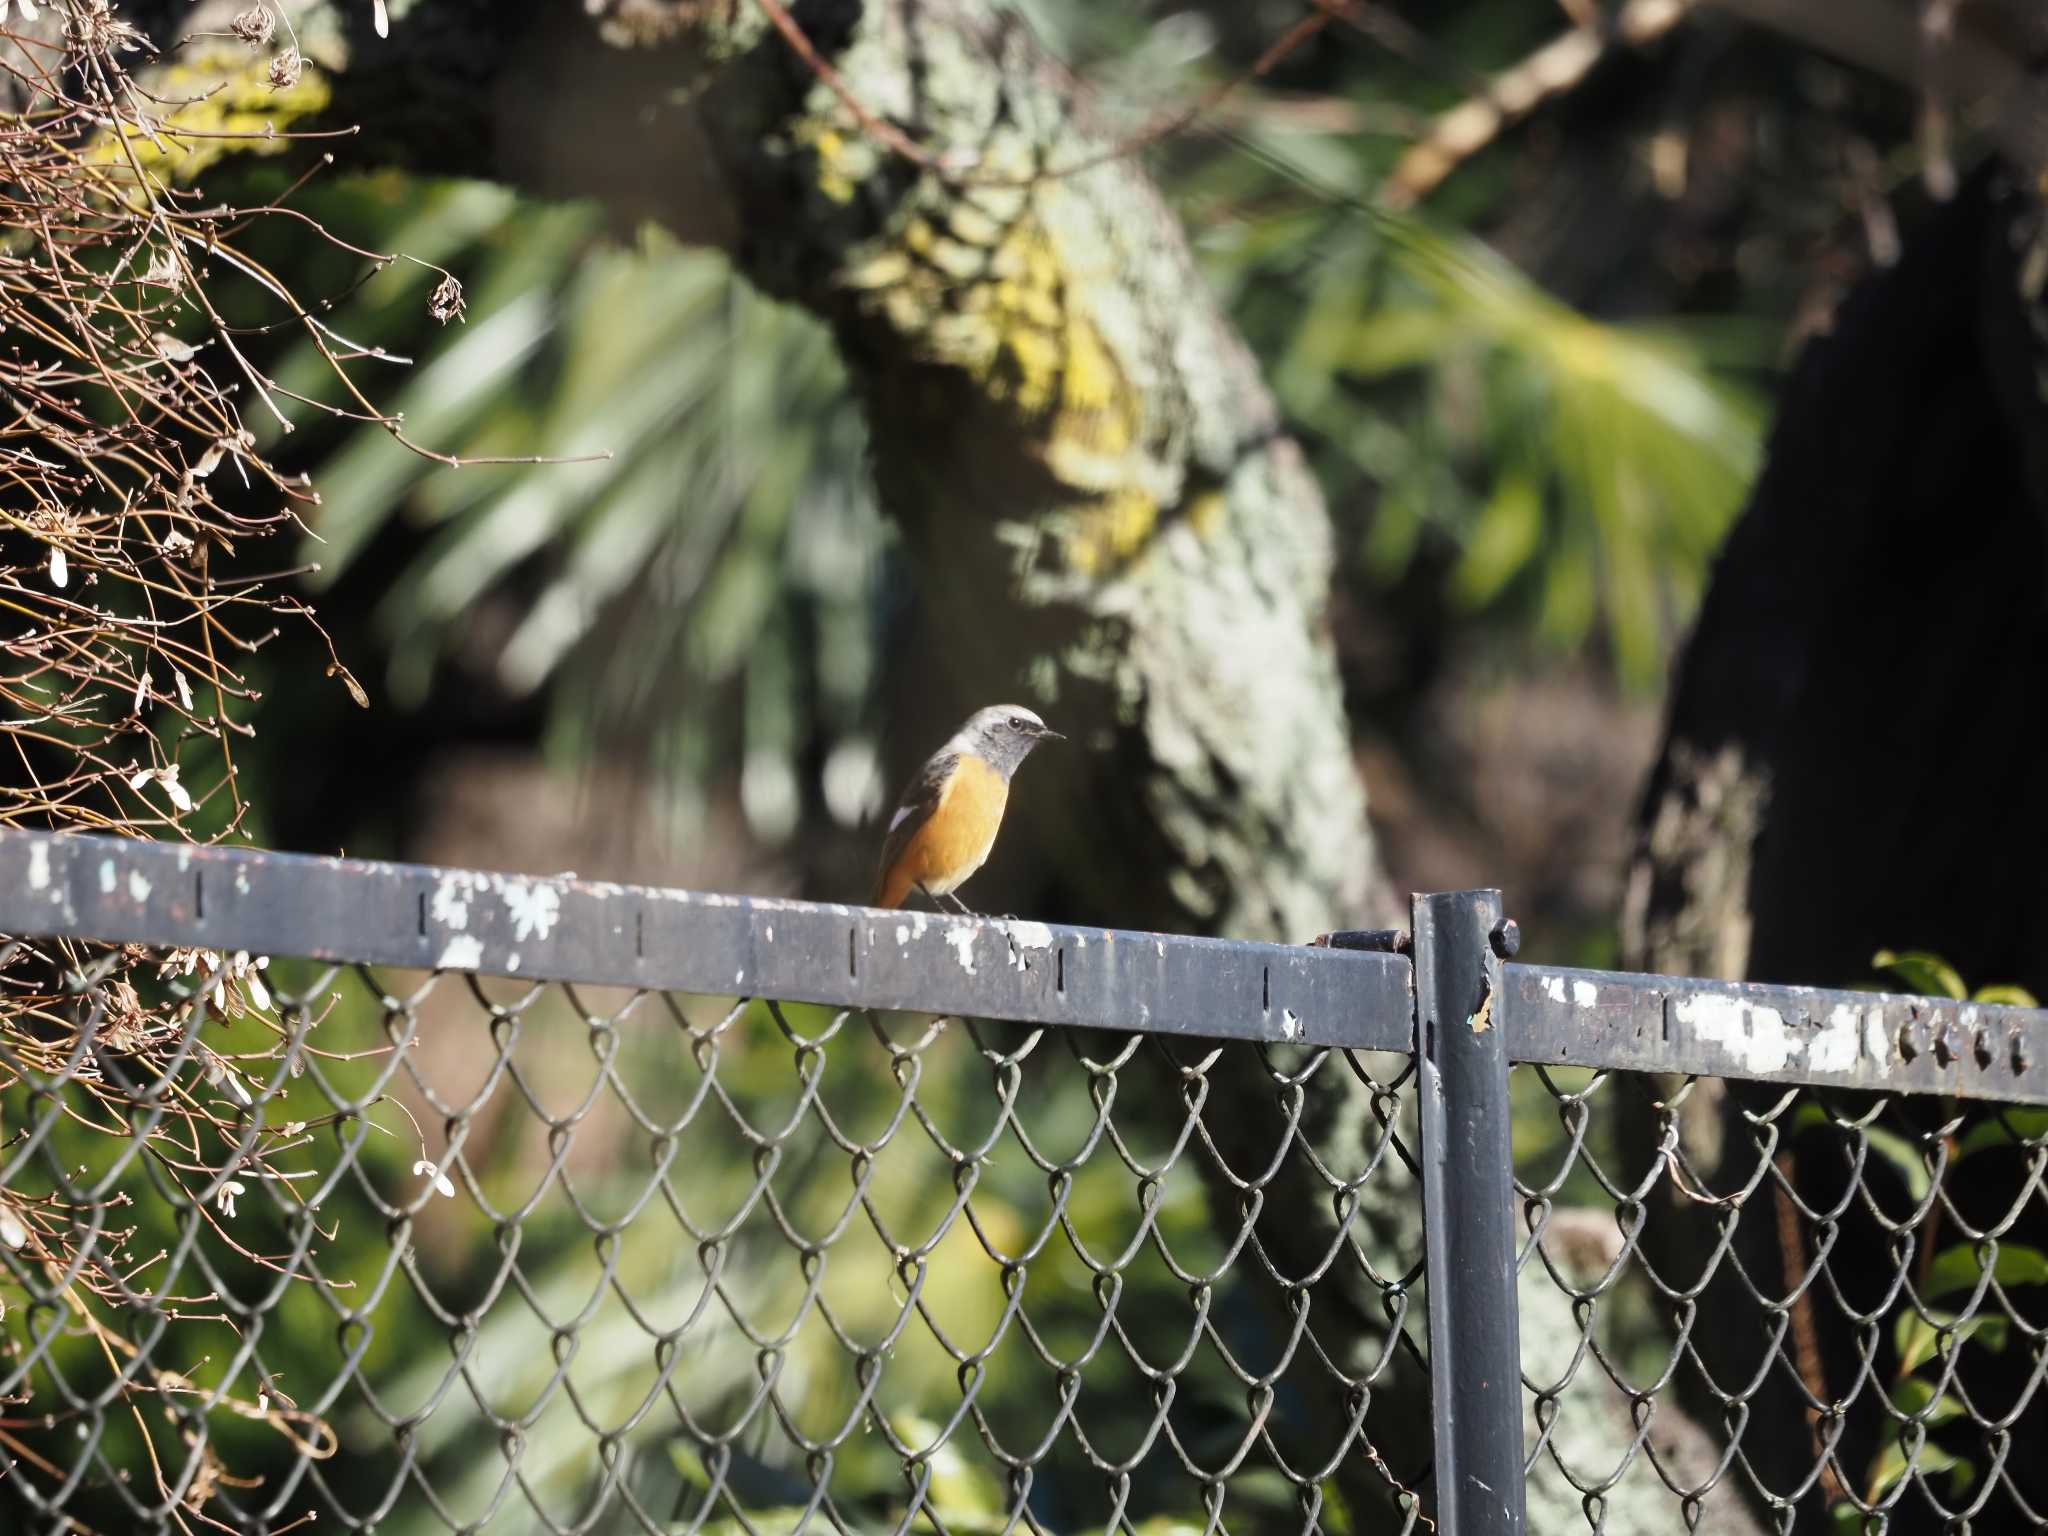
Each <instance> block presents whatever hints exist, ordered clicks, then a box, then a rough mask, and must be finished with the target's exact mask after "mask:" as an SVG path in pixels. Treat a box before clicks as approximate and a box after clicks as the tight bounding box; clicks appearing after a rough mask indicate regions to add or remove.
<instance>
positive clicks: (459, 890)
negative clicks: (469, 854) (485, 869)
mask: <svg viewBox="0 0 2048 1536" xmlns="http://www.w3.org/2000/svg"><path fill="white" fill-rule="evenodd" d="M428 910H429V911H431V912H432V913H433V917H434V921H435V922H437V923H439V924H440V925H441V926H442V927H443V928H467V927H468V926H469V876H467V875H465V874H462V873H460V872H456V873H452V874H446V875H443V876H442V877H441V879H440V882H439V883H438V884H437V885H436V886H435V887H434V901H433V905H432V906H431V907H430V908H429V909H428Z"/></svg>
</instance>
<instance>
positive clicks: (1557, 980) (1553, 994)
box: [1543, 976, 1564, 1003]
mask: <svg viewBox="0 0 2048 1536" xmlns="http://www.w3.org/2000/svg"><path fill="white" fill-rule="evenodd" d="M1543 995H1544V996H1545V997H1547V998H1549V999H1550V1000H1551V1001H1552V1002H1553V1003H1561V1002H1563V1001H1564V978H1563V977H1562V976H1546V977H1544V978H1543Z"/></svg>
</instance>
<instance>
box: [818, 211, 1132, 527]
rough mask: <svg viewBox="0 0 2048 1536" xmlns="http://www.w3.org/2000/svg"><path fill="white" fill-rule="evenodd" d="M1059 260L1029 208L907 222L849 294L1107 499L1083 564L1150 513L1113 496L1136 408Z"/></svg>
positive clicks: (1058, 469) (1122, 480)
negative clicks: (1004, 215) (1001, 219)
mask: <svg viewBox="0 0 2048 1536" xmlns="http://www.w3.org/2000/svg"><path fill="white" fill-rule="evenodd" d="M973 236H987V237H989V238H991V239H993V240H994V241H995V243H994V244H992V245H989V244H982V243H980V242H978V241H977V240H975V239H973V238H971V237H973ZM1064 254H1065V253H1064V252H1063V250H1062V248H1061V247H1060V245H1059V244H1058V242H1057V241H1056V240H1055V239H1054V237H1053V236H1052V234H1051V233H1050V232H1049V231H1048V229H1047V227H1046V225H1045V224H1044V222H1043V221H1042V220H1040V219H1039V218H1037V217H1035V216H1033V215H1032V214H1031V213H1030V212H1029V211H1024V212H1020V213H1019V214H1018V216H1016V217H1015V218H1014V219H1012V220H1011V221H1010V222H1008V223H1005V224H999V223H998V222H997V221H996V220H995V219H994V218H993V217H990V216H988V215H986V214H982V213H978V212H977V211H975V210H971V209H970V210H969V211H968V214H967V216H966V217H964V218H963V217H961V216H959V214H958V213H957V212H955V213H949V214H948V215H946V216H945V219H944V222H943V223H941V222H939V221H938V220H935V219H934V218H932V217H930V216H917V215H913V216H911V217H908V218H906V219H905V220H904V222H903V224H902V225H901V226H900V228H899V230H898V233H897V235H896V240H895V243H894V244H893V245H890V246H885V247H883V248H882V249H881V250H880V251H878V252H876V253H875V254H873V255H870V256H868V257H866V258H864V259H863V260H861V261H860V262H858V263H857V264H856V265H855V266H854V268H853V272H852V275H851V276H850V277H849V279H848V286H849V287H850V288H854V289H857V290H859V291H862V292H864V293H866V294H867V295H869V300H868V302H869V303H870V304H872V305H873V306H874V310H875V312H876V313H878V314H879V315H880V316H881V317H882V318H884V319H885V320H886V322H887V323H888V324H890V325H891V326H893V327H894V328H895V329H897V330H898V331H899V332H901V333H903V334H904V335H905V336H907V337H911V338H913V340H914V344H916V345H918V346H920V348H921V350H922V352H923V355H924V356H925V357H926V358H927V359H929V360H931V361H933V362H937V363H941V364H943V365H945V366H947V367H950V368H954V369H958V370H959V371H960V372H961V373H962V374H964V375H965V376H966V377H967V378H968V379H969V380H971V381H972V382H973V384H974V385H975V386H976V387H978V388H979V389H980V390H981V392H982V393H983V395H984V397H985V398H987V399H988V400H990V401H992V402H995V403H998V404H1000V405H1003V406H1005V407H1007V408H1008V409H1009V410H1011V411H1013V412H1014V413H1015V414H1016V415H1017V416H1018V417H1019V418H1020V426H1021V428H1022V429H1023V430H1024V431H1025V432H1026V433H1028V434H1029V435H1030V436H1031V437H1033V438H1035V439H1036V440H1038V442H1039V443H1040V444H1041V448H1040V454H1041V456H1042V458H1043V460H1044V462H1045V464H1046V466H1047V468H1049V469H1050V470H1051V471H1052V473H1053V474H1055V475H1056V476H1058V477H1059V478H1060V479H1062V480H1063V481H1065V482H1066V483H1067V484H1069V485H1071V486H1072V487H1074V488H1075V490H1076V491H1077V492H1078V493H1080V494H1082V495H1088V494H1090V493H1093V494H1095V495H1098V496H1104V497H1108V498H1112V499H1111V500H1109V501H1105V503H1104V506H1105V507H1107V508H1109V510H1108V511H1107V512H1106V513H1104V514H1102V516H1100V517H1098V516H1095V515H1094V514H1091V526H1095V525H1096V524H1099V525H1100V527H1099V529H1098V531H1097V532H1095V533H1090V534H1087V535H1086V536H1085V537H1084V538H1083V539H1082V541H1081V542H1082V544H1083V545H1085V546H1086V548H1085V549H1084V550H1083V554H1082V558H1083V559H1084V560H1087V559H1094V560H1097V561H1098V563H1105V562H1107V561H1108V560H1109V559H1111V558H1113V557H1115V555H1116V553H1117V551H1118V550H1119V549H1121V548H1122V545H1123V541H1124V540H1125V539H1126V538H1135V539H1136V540H1137V541H1139V542H1142V540H1143V538H1144V537H1145V536H1146V534H1147V533H1148V532H1149V531H1150V528H1151V524H1152V521H1153V520H1154V518H1155V516H1156V509H1155V508H1153V507H1152V505H1151V503H1150V501H1149V499H1145V498H1139V499H1140V500H1142V501H1143V502H1144V511H1143V514H1142V516H1139V515H1138V513H1137V511H1136V508H1135V505H1134V504H1127V503H1125V502H1121V501H1115V500H1114V497H1115V495H1116V491H1115V488H1117V487H1120V486H1123V485H1126V484H1129V483H1131V482H1132V480H1133V478H1134V477H1133V475H1132V465H1131V464H1130V462H1129V459H1130V455H1131V453H1132V450H1133V448H1134V447H1135V446H1136V445H1137V444H1138V442H1139V439H1140V436H1141V412H1140V409H1139V403H1138V399H1137V393H1136V391H1135V390H1134V389H1133V388H1132V387H1131V384H1130V381H1129V380H1128V379H1127V378H1126V377H1125V375H1124V369H1123V365H1122V362H1121V360H1120V359H1119V358H1118V357H1117V355H1116V353H1115V351H1114V349H1113V348H1112V346H1111V345H1110V342H1109V341H1108V340H1107V339H1106V338H1105V336H1104V334H1103V332H1102V330H1101V329H1100V328H1099V327H1098V326H1097V324H1096V323H1095V320H1094V318H1093V316H1092V315H1091V314H1090V312H1089V310H1088V308H1087V305H1086V302H1085V301H1086V297H1087V292H1088V285H1087V282H1086V280H1085V279H1084V278H1081V277H1078V276H1077V275H1076V274H1075V273H1074V272H1072V271H1070V270H1068V268H1067V267H1066V265H1065V264H1064ZM906 263H907V266H906ZM1105 519H1106V520H1105ZM1133 528H1135V529H1136V531H1135V533H1134V534H1133V533H1132V529H1133Z"/></svg>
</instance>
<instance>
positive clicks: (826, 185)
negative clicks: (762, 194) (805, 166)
mask: <svg viewBox="0 0 2048 1536" xmlns="http://www.w3.org/2000/svg"><path fill="white" fill-rule="evenodd" d="M795 136H796V141H797V142H798V143H799V144H802V145H805V146H807V147H808V148H809V149H810V151H811V153H812V155H814V156H815V157H816V159H817V162H818V190H819V191H820V192H822V193H823V194H824V195H825V196H826V197H828V198H830V199H831V200H832V201H833V202H835V203H850V202H852V201H853V191H854V188H855V187H856V186H858V185H859V184H860V182H861V179H862V178H863V177H865V176H866V175H867V173H868V172H869V171H870V170H872V169H873V165H874V162H873V157H872V156H870V155H868V154H866V153H863V152H861V151H857V150H856V149H855V148H854V147H853V145H852V143H850V142H849V141H848V139H847V137H846V135H845V134H844V133H841V132H840V131H839V129H837V128H835V127H834V126H832V124H830V123H828V122H821V121H819V120H818V119H816V118H806V119H804V120H803V121H802V122H800V123H798V124H797V126H796V135H795Z"/></svg>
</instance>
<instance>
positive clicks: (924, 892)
mask: <svg viewBox="0 0 2048 1536" xmlns="http://www.w3.org/2000/svg"><path fill="white" fill-rule="evenodd" d="M917 892H918V894H919V895H920V896H922V897H924V899H925V900H926V901H928V902H930V903H931V904H932V910H933V911H934V912H943V911H945V910H946V906H945V904H946V903H947V902H949V901H950V902H951V903H953V910H954V911H955V912H958V913H959V914H960V915H961V916H962V917H972V916H974V914H973V913H972V912H970V911H968V909H967V903H966V902H964V901H962V900H961V899H960V898H959V897H958V896H955V895H954V894H953V893H952V892H951V891H948V892H946V894H945V895H943V896H941V895H939V894H938V893H937V892H935V891H933V890H932V888H931V887H930V886H928V885H926V884H925V883H924V882H923V881H922V880H920V881H918V882H917Z"/></svg>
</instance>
